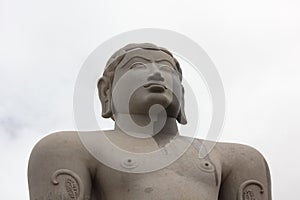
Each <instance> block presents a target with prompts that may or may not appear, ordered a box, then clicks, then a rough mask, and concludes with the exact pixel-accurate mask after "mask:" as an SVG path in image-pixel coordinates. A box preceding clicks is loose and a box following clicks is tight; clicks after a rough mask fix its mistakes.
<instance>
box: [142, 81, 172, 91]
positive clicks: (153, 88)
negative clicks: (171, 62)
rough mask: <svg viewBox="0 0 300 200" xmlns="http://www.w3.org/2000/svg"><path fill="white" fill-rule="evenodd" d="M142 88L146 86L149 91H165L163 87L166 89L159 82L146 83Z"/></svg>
mask: <svg viewBox="0 0 300 200" xmlns="http://www.w3.org/2000/svg"><path fill="white" fill-rule="evenodd" d="M144 88H148V89H149V90H150V91H151V92H163V91H165V89H167V87H166V86H165V85H163V84H161V83H157V82H155V83H153V82H150V83H147V84H145V85H144Z"/></svg>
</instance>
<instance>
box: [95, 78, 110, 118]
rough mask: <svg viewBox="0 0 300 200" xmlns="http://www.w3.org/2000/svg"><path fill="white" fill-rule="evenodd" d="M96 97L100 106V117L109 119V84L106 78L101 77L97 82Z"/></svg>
mask: <svg viewBox="0 0 300 200" xmlns="http://www.w3.org/2000/svg"><path fill="white" fill-rule="evenodd" d="M98 95H99V99H100V101H101V104H102V117H104V118H110V117H111V116H112V110H111V83H110V80H109V79H108V78H107V77H101V78H100V79H99V81H98Z"/></svg>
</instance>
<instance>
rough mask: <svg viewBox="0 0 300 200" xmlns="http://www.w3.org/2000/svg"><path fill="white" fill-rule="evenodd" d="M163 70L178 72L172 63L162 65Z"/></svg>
mask: <svg viewBox="0 0 300 200" xmlns="http://www.w3.org/2000/svg"><path fill="white" fill-rule="evenodd" d="M159 68H160V69H161V70H164V71H167V72H176V71H175V69H174V67H172V66H170V65H165V64H164V65H161V66H160V67H159Z"/></svg>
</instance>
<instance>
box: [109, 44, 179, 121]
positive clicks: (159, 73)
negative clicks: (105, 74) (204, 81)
mask: <svg viewBox="0 0 300 200" xmlns="http://www.w3.org/2000/svg"><path fill="white" fill-rule="evenodd" d="M112 88H113V98H112V102H113V110H114V112H115V113H123V114H148V112H149V109H150V107H151V106H152V105H154V104H160V105H162V106H163V107H164V108H165V109H166V111H167V114H168V116H170V117H175V118H176V117H177V115H178V113H179V111H180V101H181V99H182V95H183V94H182V86H181V81H180V76H179V72H178V71H177V69H176V67H175V62H174V60H173V58H172V57H171V56H170V55H168V54H167V53H164V52H163V51H157V50H136V51H133V52H129V53H127V54H126V55H125V57H124V58H123V60H122V61H121V63H120V64H119V65H118V66H117V67H116V70H115V75H114V81H113V84H112ZM116 88H117V89H116ZM115 89H116V90H115ZM128 111H129V113H128Z"/></svg>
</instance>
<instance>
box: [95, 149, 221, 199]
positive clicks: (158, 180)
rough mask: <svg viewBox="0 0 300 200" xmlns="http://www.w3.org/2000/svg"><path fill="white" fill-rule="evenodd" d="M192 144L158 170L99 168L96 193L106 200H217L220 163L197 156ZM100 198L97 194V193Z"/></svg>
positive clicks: (212, 158) (213, 158)
mask: <svg viewBox="0 0 300 200" xmlns="http://www.w3.org/2000/svg"><path fill="white" fill-rule="evenodd" d="M198 153H199V152H198V149H197V148H196V147H194V145H192V146H191V147H190V148H189V149H188V150H187V151H186V152H185V153H184V154H183V156H182V157H180V158H179V159H178V160H176V161H175V162H174V163H172V164H171V165H169V166H168V167H165V168H163V169H161V170H157V171H153V172H148V173H140V174H137V173H125V172H120V171H117V170H114V169H112V168H109V167H106V166H104V165H99V166H98V169H97V174H96V177H95V178H96V180H97V184H96V188H95V189H96V190H98V191H102V193H103V195H104V196H105V197H106V199H118V200H119V199H157V200H159V199H203V200H204V199H209V200H213V199H218V193H219V192H218V191H219V187H220V179H221V172H220V171H221V164H220V162H218V159H217V156H215V155H213V153H211V154H210V156H209V157H206V158H205V159H200V158H199V157H198V155H199V154H198ZM98 195H100V194H98Z"/></svg>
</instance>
